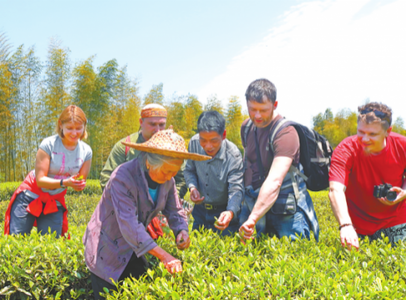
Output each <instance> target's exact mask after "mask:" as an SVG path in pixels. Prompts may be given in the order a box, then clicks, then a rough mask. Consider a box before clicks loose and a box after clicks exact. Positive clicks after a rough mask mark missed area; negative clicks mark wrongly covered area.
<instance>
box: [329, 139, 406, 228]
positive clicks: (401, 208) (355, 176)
mask: <svg viewBox="0 0 406 300" xmlns="http://www.w3.org/2000/svg"><path fill="white" fill-rule="evenodd" d="M405 170H406V137H404V136H402V135H400V134H397V133H390V135H389V136H388V138H387V139H386V147H385V148H384V149H383V150H382V151H381V152H380V153H379V154H376V155H373V154H366V153H365V152H364V150H363V148H362V147H361V145H360V144H359V143H358V141H357V136H356V135H355V136H350V137H348V138H346V139H344V140H343V141H342V142H341V143H340V144H339V145H338V146H337V148H336V149H335V150H334V152H333V157H332V161H331V168H330V174H329V175H330V178H329V180H330V181H337V182H340V183H342V184H344V185H345V186H346V187H347V189H346V191H345V196H346V198H347V204H348V212H349V214H350V217H351V220H352V222H353V225H354V228H355V229H356V231H357V232H358V233H360V234H364V235H371V234H373V233H375V232H376V231H378V230H380V229H382V228H389V227H392V226H395V225H399V224H402V223H406V202H405V201H402V202H401V203H399V204H397V205H394V206H388V205H384V204H382V203H381V202H379V200H378V199H376V198H375V197H374V196H373V191H374V186H375V185H379V184H382V183H390V184H391V185H392V186H396V187H401V186H402V183H403V178H404V175H405Z"/></svg>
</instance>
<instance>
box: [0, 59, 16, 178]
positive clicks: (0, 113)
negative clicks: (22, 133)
mask: <svg viewBox="0 0 406 300" xmlns="http://www.w3.org/2000/svg"><path fill="white" fill-rule="evenodd" d="M14 93H15V87H14V85H13V79H12V73H11V71H10V68H9V64H8V63H7V62H0V150H1V151H0V158H1V160H0V161H1V164H0V171H1V173H0V180H5V181H10V180H13V177H12V169H13V168H12V160H13V154H14V153H13V146H14V141H13V131H12V128H13V126H14V123H15V119H14V116H13V114H14V107H13V103H12V99H13V94H14Z"/></svg>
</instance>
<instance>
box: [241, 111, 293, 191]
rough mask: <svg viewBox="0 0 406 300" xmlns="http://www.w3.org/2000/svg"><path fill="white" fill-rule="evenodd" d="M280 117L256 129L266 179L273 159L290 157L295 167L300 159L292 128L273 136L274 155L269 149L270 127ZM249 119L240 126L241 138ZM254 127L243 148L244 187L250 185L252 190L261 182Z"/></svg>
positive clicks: (289, 127)
mask: <svg viewBox="0 0 406 300" xmlns="http://www.w3.org/2000/svg"><path fill="white" fill-rule="evenodd" d="M281 118H282V116H281V115H278V116H276V117H275V119H273V120H272V122H271V123H270V124H269V125H268V126H266V127H264V128H257V137H258V145H259V152H260V156H261V164H262V165H263V166H264V172H265V174H264V176H265V177H266V176H267V175H268V173H269V170H270V169H271V166H272V162H273V159H274V158H275V157H278V156H286V157H290V158H292V160H293V164H294V165H297V164H298V163H299V158H300V142H299V135H298V134H297V132H296V129H295V128H294V127H292V126H288V127H286V128H284V129H282V130H281V131H279V133H278V134H277V135H276V136H275V138H274V141H273V147H274V153H272V151H270V149H269V133H270V131H271V130H272V127H273V126H274V125H275V123H276V121H278V120H279V119H281ZM248 120H249V119H246V120H245V121H244V122H243V124H242V126H241V137H243V136H244V130H245V126H246V124H247V122H248ZM254 127H255V125H252V126H251V128H250V130H249V132H248V134H247V140H246V145H244V146H245V154H244V155H246V157H247V169H246V170H245V173H244V185H245V186H249V185H252V187H253V188H254V189H257V188H259V187H260V186H261V184H262V180H260V179H259V176H260V172H259V169H258V164H257V153H256V143H255V134H254Z"/></svg>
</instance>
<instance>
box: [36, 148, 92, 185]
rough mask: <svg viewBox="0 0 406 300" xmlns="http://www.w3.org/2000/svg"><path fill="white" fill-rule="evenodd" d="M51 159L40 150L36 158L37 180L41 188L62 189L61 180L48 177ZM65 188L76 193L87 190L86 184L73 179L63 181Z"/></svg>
mask: <svg viewBox="0 0 406 300" xmlns="http://www.w3.org/2000/svg"><path fill="white" fill-rule="evenodd" d="M50 163H51V157H50V156H49V155H48V153H46V152H45V151H44V150H42V149H38V151H37V156H36V158H35V179H36V181H37V185H38V187H40V188H45V189H51V190H56V189H59V188H61V179H55V178H51V177H48V172H49V165H50ZM62 183H63V185H64V186H66V187H67V186H70V187H72V188H73V189H74V190H75V191H81V190H83V189H84V188H85V186H86V182H84V181H78V180H75V179H74V178H72V177H69V178H66V179H63V180H62Z"/></svg>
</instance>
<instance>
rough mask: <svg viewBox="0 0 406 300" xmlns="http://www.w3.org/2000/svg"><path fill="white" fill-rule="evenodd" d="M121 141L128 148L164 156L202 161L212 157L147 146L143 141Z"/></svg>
mask: <svg viewBox="0 0 406 300" xmlns="http://www.w3.org/2000/svg"><path fill="white" fill-rule="evenodd" d="M121 143H122V144H123V145H125V146H128V147H130V148H133V149H136V150H139V151H144V152H149V153H155V154H160V155H165V156H169V157H173V158H179V159H191V160H197V161H203V160H209V159H211V158H212V157H211V156H207V155H201V154H196V153H189V152H180V151H174V150H166V149H159V148H156V147H151V146H147V145H145V144H144V143H142V144H135V143H131V142H121Z"/></svg>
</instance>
